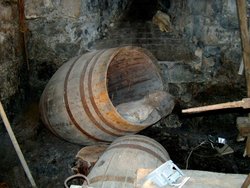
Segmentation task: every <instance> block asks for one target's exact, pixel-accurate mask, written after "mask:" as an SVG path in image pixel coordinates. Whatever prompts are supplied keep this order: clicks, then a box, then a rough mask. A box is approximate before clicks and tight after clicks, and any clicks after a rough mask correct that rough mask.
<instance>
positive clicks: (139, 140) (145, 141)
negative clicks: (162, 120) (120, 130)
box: [111, 138, 168, 155]
mask: <svg viewBox="0 0 250 188" xmlns="http://www.w3.org/2000/svg"><path fill="white" fill-rule="evenodd" d="M121 141H122V142H124V141H125V142H126V141H132V142H140V143H143V144H147V145H150V146H152V147H154V148H157V149H158V150H159V151H160V152H161V153H162V154H163V155H166V154H167V152H166V151H164V148H161V147H159V146H158V145H157V144H156V143H154V142H150V141H148V140H145V139H143V140H142V139H139V138H121V139H119V140H117V141H114V142H112V145H115V144H119V142H121ZM111 147H112V146H111ZM167 155H168V154H167Z"/></svg>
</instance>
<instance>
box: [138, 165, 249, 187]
mask: <svg viewBox="0 0 250 188" xmlns="http://www.w3.org/2000/svg"><path fill="white" fill-rule="evenodd" d="M151 171H152V169H138V171H137V180H136V183H135V188H158V187H157V186H156V185H154V184H150V183H147V184H146V185H142V182H143V178H144V177H145V176H146V175H148V174H149V173H150V172H151ZM183 172H184V174H185V175H186V176H188V177H190V179H189V180H188V181H187V182H186V184H185V185H184V186H183V187H186V188H200V187H202V188H214V187H220V188H228V187H241V185H242V184H243V182H244V180H245V179H246V177H247V175H243V174H224V173H217V172H207V171H198V170H183ZM170 187H171V188H172V187H173V186H164V187H163V188H170Z"/></svg>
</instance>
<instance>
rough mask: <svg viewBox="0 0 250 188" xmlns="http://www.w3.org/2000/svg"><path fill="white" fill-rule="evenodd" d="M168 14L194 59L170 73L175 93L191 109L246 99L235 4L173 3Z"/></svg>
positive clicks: (175, 66)
mask: <svg viewBox="0 0 250 188" xmlns="http://www.w3.org/2000/svg"><path fill="white" fill-rule="evenodd" d="M168 14H170V16H171V20H172V23H173V25H174V28H175V31H176V32H177V33H178V34H179V35H181V36H182V37H183V38H185V39H187V40H188V41H189V44H190V45H189V47H190V49H191V50H192V52H193V54H194V57H195V58H194V59H193V60H192V61H189V62H188V63H185V62H186V61H185V60H184V61H183V62H184V63H183V62H177V63H174V64H172V70H170V71H167V72H168V73H167V77H168V80H169V82H170V83H173V84H172V86H173V87H172V90H173V92H174V94H175V95H176V96H179V97H180V98H181V99H182V101H183V102H185V103H186V104H188V105H190V106H192V105H194V104H192V103H195V102H198V103H199V104H200V103H204V102H207V103H216V102H223V101H231V100H236V99H240V98H241V97H243V96H245V95H246V88H245V77H244V73H243V75H242V76H241V75H239V74H238V70H239V67H240V62H241V58H242V55H241V44H240V33H239V25H238V16H237V7H236V1H234V0H222V1H207V0H184V1H182V0H176V1H174V0H172V1H171V7H170V9H169V10H168ZM165 65H166V63H165ZM168 67H169V65H168ZM196 105H197V104H196Z"/></svg>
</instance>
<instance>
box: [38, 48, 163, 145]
mask: <svg viewBox="0 0 250 188" xmlns="http://www.w3.org/2000/svg"><path fill="white" fill-rule="evenodd" d="M155 62H156V59H155V58H154V57H153V56H152V54H151V53H150V52H148V51H147V50H145V49H142V48H138V47H121V48H112V49H105V50H98V51H93V52H89V53H86V54H83V55H81V56H78V57H75V58H73V59H71V60H70V61H69V62H67V63H65V64H64V65H63V66H62V67H60V68H59V69H58V71H57V72H56V73H55V74H54V75H53V77H52V78H51V80H50V81H49V82H48V84H47V86H46V88H45V90H44V92H43V94H42V96H41V99H40V112H41V118H42V121H43V122H44V124H46V125H47V127H48V128H49V129H50V130H51V131H52V132H53V133H54V134H55V135H57V136H59V137H61V138H63V139H65V140H67V141H70V142H73V143H78V144H83V145H90V144H93V143H95V142H110V141H113V140H114V139H115V138H117V137H120V136H123V135H128V134H134V133H137V132H139V131H140V130H142V129H144V128H146V127H147V126H149V125H152V124H153V123H155V122H156V121H157V120H155V119H151V120H150V121H147V122H143V123H138V124H133V123H131V122H128V121H127V120H126V119H124V118H123V117H122V116H121V115H120V114H119V113H118V112H117V110H116V108H115V106H116V105H118V104H120V103H125V102H129V101H132V100H138V99H141V98H142V97H144V96H145V95H147V94H148V93H150V92H152V91H156V90H163V82H162V79H161V77H160V74H159V70H158V68H157V67H156V65H155Z"/></svg>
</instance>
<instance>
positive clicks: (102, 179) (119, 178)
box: [89, 175, 135, 184]
mask: <svg viewBox="0 0 250 188" xmlns="http://www.w3.org/2000/svg"><path fill="white" fill-rule="evenodd" d="M105 181H112V182H124V183H125V182H126V183H132V184H133V183H134V181H135V179H134V178H132V177H125V176H107V175H103V176H96V177H94V178H91V179H90V180H89V182H90V184H91V183H97V182H105Z"/></svg>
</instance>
